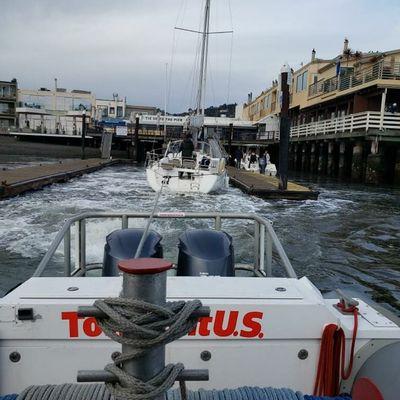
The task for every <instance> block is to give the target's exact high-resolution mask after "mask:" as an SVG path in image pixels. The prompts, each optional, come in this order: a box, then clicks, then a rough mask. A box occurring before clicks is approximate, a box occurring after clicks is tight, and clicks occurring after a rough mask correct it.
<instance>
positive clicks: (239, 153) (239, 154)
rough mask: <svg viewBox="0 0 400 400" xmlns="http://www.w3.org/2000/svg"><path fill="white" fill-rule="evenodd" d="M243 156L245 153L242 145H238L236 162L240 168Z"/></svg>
mask: <svg viewBox="0 0 400 400" xmlns="http://www.w3.org/2000/svg"><path fill="white" fill-rule="evenodd" d="M242 158H243V153H242V150H241V149H240V147H238V148H237V149H236V151H235V162H236V164H235V165H236V168H237V169H240V165H241V163H242Z"/></svg>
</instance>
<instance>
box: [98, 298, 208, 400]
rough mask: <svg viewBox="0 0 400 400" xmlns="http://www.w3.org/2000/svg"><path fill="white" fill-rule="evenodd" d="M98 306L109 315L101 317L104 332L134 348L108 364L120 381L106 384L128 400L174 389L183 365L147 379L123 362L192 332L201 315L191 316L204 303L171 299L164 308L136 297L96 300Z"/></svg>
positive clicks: (109, 369)
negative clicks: (132, 372) (125, 367)
mask: <svg viewBox="0 0 400 400" xmlns="http://www.w3.org/2000/svg"><path fill="white" fill-rule="evenodd" d="M94 306H95V307H97V308H98V309H100V310H101V311H103V312H104V313H105V314H106V315H107V317H106V318H101V319H98V324H99V326H100V327H101V329H102V330H103V332H104V333H105V334H106V335H107V336H108V337H109V338H111V339H112V340H114V341H116V342H118V343H120V344H125V345H130V346H133V347H134V349H133V350H132V351H130V352H125V353H124V354H121V355H119V356H117V357H116V358H115V359H114V363H111V364H108V365H106V367H105V370H106V371H109V372H111V373H113V374H114V375H115V376H116V377H117V378H118V382H117V383H107V384H106V385H107V388H108V389H109V391H110V392H111V394H112V395H114V396H115V397H117V398H124V399H128V400H131V399H132V400H147V399H151V398H154V397H156V396H159V395H161V394H162V393H164V392H166V391H167V390H168V389H169V388H171V387H172V385H173V384H174V382H175V380H176V378H177V376H178V375H179V373H180V372H181V371H182V370H183V369H184V366H183V364H180V363H178V364H168V365H167V366H166V367H165V368H164V369H163V370H162V371H161V372H160V373H159V374H157V375H156V376H154V377H153V378H152V379H150V380H149V381H147V382H143V381H142V380H140V379H138V378H135V377H133V376H131V375H129V374H127V373H126V372H125V371H123V370H122V369H121V364H122V363H124V362H126V361H129V360H134V359H137V358H138V357H142V356H143V355H144V354H145V353H147V352H148V351H150V350H151V349H152V348H154V347H156V346H165V345H166V344H168V343H171V342H173V341H174V340H177V339H179V338H180V337H182V336H184V335H186V334H188V333H189V332H190V331H191V330H193V329H194V328H195V326H196V324H197V318H192V317H191V315H192V313H193V311H195V310H197V309H198V308H199V307H201V302H200V301H199V300H193V301H188V302H184V301H177V302H168V303H167V304H166V306H165V307H164V306H159V305H154V304H150V303H146V302H144V301H141V300H135V299H123V298H108V299H104V300H96V301H95V303H94Z"/></svg>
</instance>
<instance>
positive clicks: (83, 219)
mask: <svg viewBox="0 0 400 400" xmlns="http://www.w3.org/2000/svg"><path fill="white" fill-rule="evenodd" d="M149 216H150V213H147V212H136V213H104V212H96V213H90V212H88V213H84V214H80V215H78V216H75V217H73V218H71V219H69V220H67V221H66V222H65V223H64V225H63V227H62V228H61V230H60V231H59V232H58V233H57V236H56V237H55V239H54V240H53V242H52V243H51V245H50V248H49V250H48V251H47V253H46V254H45V256H44V257H43V259H42V261H41V262H40V264H39V266H38V267H37V269H36V271H35V272H34V274H33V276H34V277H40V276H43V273H44V272H45V271H46V268H47V267H48V266H49V263H50V261H51V259H52V257H53V256H54V254H55V253H56V251H57V249H58V248H59V246H60V244H61V242H64V251H63V257H64V276H85V275H86V272H87V271H89V270H93V269H101V268H102V265H99V264H95V265H92V264H87V262H86V247H87V246H86V228H87V222H88V221H89V220H99V219H119V220H120V221H121V228H122V229H126V228H128V226H129V221H130V220H133V219H143V218H148V217H149ZM176 218H179V219H182V218H183V219H203V220H206V219H209V220H210V219H211V220H213V221H214V229H216V230H221V229H222V223H223V221H224V220H250V221H253V222H254V236H253V239H254V247H255V251H254V263H253V265H252V266H249V267H248V268H243V267H242V268H239V269H246V270H251V271H253V272H254V274H255V275H256V276H267V277H271V276H273V272H272V262H273V252H275V254H276V255H277V257H278V260H279V261H280V265H281V266H282V267H283V268H284V270H285V272H286V275H287V277H289V278H297V276H296V273H295V271H294V269H293V267H292V265H291V263H290V261H289V259H288V257H287V255H286V253H285V251H284V249H283V247H282V245H281V243H280V241H279V239H278V237H277V236H276V233H275V231H274V229H273V227H272V224H271V222H269V221H268V220H266V219H264V218H262V217H260V216H258V215H256V214H242V213H237V214H236V213H192V212H188V213H186V212H160V213H158V214H155V215H154V219H176ZM73 226H75V227H76V237H75V241H74V244H75V248H74V251H75V254H76V255H77V263H76V265H75V268H74V269H72V263H71V254H72V252H71V229H72V228H73Z"/></svg>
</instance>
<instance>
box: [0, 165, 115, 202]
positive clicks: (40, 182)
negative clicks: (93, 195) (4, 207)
mask: <svg viewBox="0 0 400 400" xmlns="http://www.w3.org/2000/svg"><path fill="white" fill-rule="evenodd" d="M120 162H121V160H102V159H100V158H92V159H87V160H68V161H60V162H59V163H54V164H45V165H42V164H40V165H35V166H32V167H23V168H15V169H9V170H4V169H3V170H0V200H3V199H7V198H10V197H14V196H17V195H19V194H21V193H24V192H27V191H30V190H36V189H40V188H42V187H44V186H46V185H51V184H52V183H57V182H66V181H68V180H69V179H71V178H75V177H77V176H81V175H83V174H88V173H90V172H94V171H97V170H98V169H101V168H104V167H107V166H110V165H114V164H118V163H120Z"/></svg>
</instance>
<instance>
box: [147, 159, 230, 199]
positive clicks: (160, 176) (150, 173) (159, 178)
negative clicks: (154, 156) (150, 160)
mask: <svg viewBox="0 0 400 400" xmlns="http://www.w3.org/2000/svg"><path fill="white" fill-rule="evenodd" d="M182 172H183V176H182V177H179V171H178V169H173V170H169V171H165V170H164V169H163V168H162V167H160V166H159V165H157V164H155V165H153V166H151V167H148V168H147V169H146V176H147V182H148V183H149V185H150V187H151V188H152V189H153V190H154V191H156V192H158V191H159V190H160V189H161V187H162V185H164V188H163V190H165V189H166V190H170V191H171V192H176V193H213V192H218V191H219V190H221V189H224V188H226V187H227V183H228V177H227V173H226V171H223V172H221V173H212V172H210V171H202V170H185V171H182ZM188 173H189V174H190V177H189V175H188Z"/></svg>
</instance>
